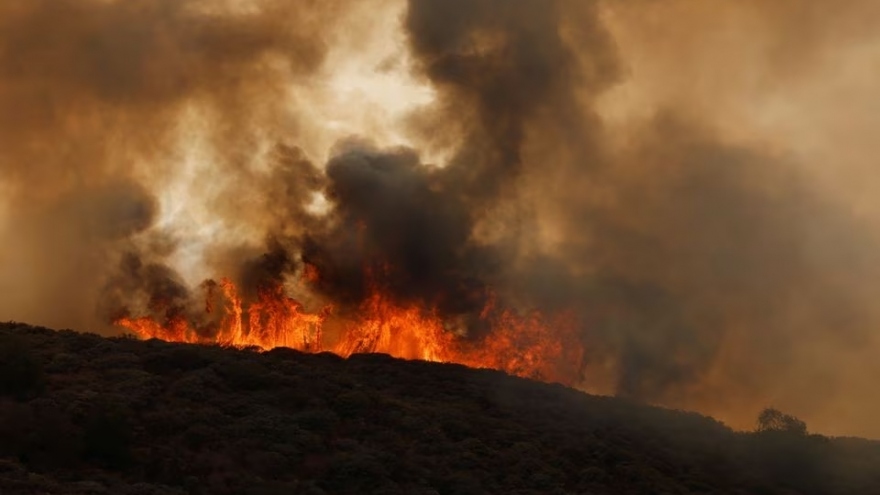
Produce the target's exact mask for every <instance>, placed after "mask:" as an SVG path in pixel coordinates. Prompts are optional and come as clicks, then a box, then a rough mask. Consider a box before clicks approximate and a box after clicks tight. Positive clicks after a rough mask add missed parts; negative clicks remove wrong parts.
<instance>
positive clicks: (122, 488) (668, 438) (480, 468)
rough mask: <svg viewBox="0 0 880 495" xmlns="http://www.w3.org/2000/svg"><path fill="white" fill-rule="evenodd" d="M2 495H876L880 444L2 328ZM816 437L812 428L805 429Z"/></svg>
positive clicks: (573, 398)
mask: <svg viewBox="0 0 880 495" xmlns="http://www.w3.org/2000/svg"><path fill="white" fill-rule="evenodd" d="M0 393H2V397H0V493H2V494H4V495H16V494H37V493H45V494H82V495H86V494H89V495H91V494H95V495H99V494H113V495H116V494H120V495H125V494H137V495H149V494H169V495H170V494H259V495H274V494H292V493H302V494H322V493H327V494H349V493H350V494H365V493H384V494H392V493H405V494H425V495H427V494H472V493H473V494H478V493H498V494H564V493H584V494H680V493H730V494H743V495H745V494H758V495H761V494H768V495H769V494H788V495H791V494H835V495H838V494H859V495H866V494H880V443H876V442H870V441H865V440H855V439H828V438H825V437H821V436H817V435H808V434H807V432H806V425H803V423H802V422H799V420H797V418H793V417H791V416H787V415H785V414H783V413H781V412H779V411H775V410H772V409H768V410H767V411H765V412H764V413H762V415H761V418H760V421H759V424H758V431H757V432H755V433H735V432H733V431H731V430H730V429H728V428H727V427H725V426H724V425H722V424H720V423H718V422H716V421H714V420H712V419H711V418H707V417H703V416H700V415H697V414H693V413H684V412H676V411H669V410H664V409H658V408H652V407H646V406H642V405H638V404H634V403H631V402H626V401H623V400H620V399H611V398H600V397H593V396H589V395H586V394H583V393H580V392H577V391H574V390H571V389H567V388H565V387H562V386H555V385H547V384H542V383H536V382H532V381H528V380H522V379H517V378H512V377H508V376H506V375H504V374H502V373H498V372H494V371H486V370H471V369H467V368H464V367H462V366H455V365H438V364H429V363H422V362H404V361H399V360H394V359H391V358H389V357H387V356H381V355H360V356H354V357H352V358H351V359H348V360H343V359H341V358H338V357H335V356H332V355H304V354H301V353H298V352H294V351H291V350H280V349H279V350H275V351H272V352H268V353H257V352H253V351H248V350H244V351H238V350H229V349H221V348H216V347H200V346H188V345H179V344H169V343H164V342H159V341H148V342H140V341H137V340H134V339H127V338H118V339H105V338H102V337H98V336H95V335H82V334H77V333H73V332H69V331H66V332H53V331H50V330H45V329H38V328H32V327H27V326H24V325H18V324H12V323H10V324H0ZM802 425H803V427H802Z"/></svg>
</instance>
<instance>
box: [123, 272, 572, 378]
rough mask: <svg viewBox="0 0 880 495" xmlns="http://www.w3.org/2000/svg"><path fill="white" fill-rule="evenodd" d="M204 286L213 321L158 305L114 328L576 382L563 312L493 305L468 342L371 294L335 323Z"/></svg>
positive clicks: (280, 301) (273, 300)
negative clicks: (478, 332) (245, 301)
mask: <svg viewBox="0 0 880 495" xmlns="http://www.w3.org/2000/svg"><path fill="white" fill-rule="evenodd" d="M309 275H310V277H311V276H314V274H311V273H310V274H309ZM205 288H206V304H205V307H204V314H203V315H198V316H203V317H214V318H215V319H214V320H212V323H207V324H205V325H203V326H199V325H196V324H194V323H193V318H194V316H193V315H186V314H185V313H184V312H183V311H181V310H180V309H179V308H158V307H154V308H151V309H153V310H154V313H155V312H156V310H162V311H161V313H162V314H164V317H163V318H157V317H155V316H145V317H136V318H132V317H123V318H119V319H117V320H115V321H114V323H115V324H116V325H119V326H121V327H123V328H126V329H127V330H129V331H131V332H133V333H134V334H136V335H137V336H138V337H140V338H144V339H151V338H156V339H161V340H166V341H171V342H185V343H203V344H217V345H222V346H232V347H258V348H260V349H266V350H268V349H273V348H276V347H288V348H292V349H297V350H299V351H303V352H313V353H317V352H327V351H329V352H333V353H336V354H338V355H340V356H344V357H348V356H350V355H352V354H358V353H384V354H389V355H392V356H395V357H398V358H404V359H419V360H425V361H433V362H448V363H459V364H463V365H466V366H470V367H474V368H491V369H498V370H502V371H505V372H507V373H510V374H513V375H518V376H523V377H529V378H535V379H541V380H546V381H554V382H561V383H566V384H573V383H575V382H576V381H577V380H578V379H579V371H580V364H581V362H582V359H583V355H582V351H581V346H580V345H578V343H577V337H576V332H575V329H576V319H575V318H574V316H573V315H571V314H567V313H560V314H556V315H553V316H550V317H546V316H544V315H542V314H541V313H539V312H537V311H531V312H524V313H520V312H516V311H513V310H510V309H503V310H502V309H498V308H497V305H496V304H495V302H494V300H493V301H492V302H490V303H489V304H488V305H487V307H486V308H485V309H484V310H483V312H482V313H481V314H480V315H479V319H480V323H481V324H482V325H483V326H485V328H486V330H485V332H481V333H482V334H483V335H481V336H477V337H474V336H469V335H465V334H463V333H462V332H461V331H455V330H454V329H451V328H450V325H449V322H444V320H443V318H442V317H441V316H439V315H438V312H437V311H436V310H434V309H431V308H423V307H419V306H418V305H403V304H400V303H398V302H396V301H394V300H392V298H390V297H388V296H387V295H385V294H384V293H383V292H381V291H380V290H378V289H374V290H373V292H372V294H371V295H370V296H369V297H368V298H367V299H366V300H365V301H364V302H363V303H362V304H361V305H360V307H359V308H358V309H357V311H356V312H355V315H354V316H353V317H340V318H338V319H334V316H335V315H333V311H332V308H331V307H329V306H327V307H324V308H323V309H322V310H320V311H318V312H314V313H310V312H308V311H306V310H305V309H304V307H303V305H302V304H300V303H299V302H298V301H296V300H295V299H292V298H290V297H288V296H287V295H286V294H285V292H284V290H283V288H282V287H280V286H279V287H275V288H272V289H270V290H264V291H262V292H261V293H260V294H259V297H258V299H257V300H256V301H253V302H250V303H249V304H247V305H245V304H243V303H242V299H241V297H240V296H239V293H238V290H237V289H236V287H235V285H234V284H233V283H232V282H231V281H229V280H222V281H221V282H220V283H219V284H217V283H213V282H209V283H208V284H206V286H205ZM217 299H220V300H222V302H223V306H222V308H218V307H217V304H216V301H217ZM206 319H209V320H210V318H206ZM331 319H334V323H336V325H335V327H337V328H338V331H337V332H336V335H332V336H331V335H328V332H325V327H326V326H328V323H329V321H330V320H331ZM337 320H338V321H337Z"/></svg>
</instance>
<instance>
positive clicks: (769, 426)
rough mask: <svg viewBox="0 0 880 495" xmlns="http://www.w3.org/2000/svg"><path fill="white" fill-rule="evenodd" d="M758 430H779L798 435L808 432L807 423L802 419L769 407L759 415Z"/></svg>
mask: <svg viewBox="0 0 880 495" xmlns="http://www.w3.org/2000/svg"><path fill="white" fill-rule="evenodd" d="M757 431H758V432H768V431H778V432H786V433H794V434H797V435H806V434H807V424H806V423H804V422H803V421H801V420H800V419H798V418H796V417H794V416H792V415H789V414H785V413H783V412H782V411H780V410H778V409H774V408H772V407H768V408H766V409H764V410H763V411H761V414H760V415H758V430H757Z"/></svg>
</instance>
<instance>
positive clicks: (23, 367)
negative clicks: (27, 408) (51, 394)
mask: <svg viewBox="0 0 880 495" xmlns="http://www.w3.org/2000/svg"><path fill="white" fill-rule="evenodd" d="M44 387H45V375H44V373H43V366H42V363H40V361H39V360H38V359H37V358H36V356H34V354H33V351H32V350H31V349H30V348H29V347H28V346H27V345H26V344H25V343H24V342H22V341H21V340H19V339H17V338H15V337H11V336H0V395H3V396H6V397H14V398H16V399H18V400H25V399H29V398H32V397H35V396H37V395H39V394H40V393H42V391H43V389H44Z"/></svg>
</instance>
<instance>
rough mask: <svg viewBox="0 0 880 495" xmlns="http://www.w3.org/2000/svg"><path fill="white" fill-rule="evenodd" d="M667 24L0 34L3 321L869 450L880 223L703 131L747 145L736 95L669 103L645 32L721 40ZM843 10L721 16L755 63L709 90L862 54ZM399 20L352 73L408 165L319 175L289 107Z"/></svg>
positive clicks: (143, 7)
mask: <svg viewBox="0 0 880 495" xmlns="http://www.w3.org/2000/svg"><path fill="white" fill-rule="evenodd" d="M686 3H687V2H684V1H675V0H669V1H660V0H658V1H639V2H633V3H631V4H626V5H619V4H617V3H614V2H606V3H601V2H593V1H584V0H568V1H566V0H442V1H441V0H409V1H408V2H407V3H406V5H400V4H398V3H397V2H392V1H389V2H379V3H376V5H375V6H373V7H370V8H367V7H364V6H358V5H357V4H358V2H344V1H334V2H310V1H301V2H281V1H256V0H255V1H252V2H244V1H242V2H233V1H229V2H199V1H195V0H192V1H183V2H182V1H177V0H174V1H172V0H138V1H103V0H102V1H98V0H78V1H75V0H52V1H48V0H47V1H42V0H41V1H32V2H26V3H25V2H21V3H12V4H10V5H3V6H0V174H2V175H0V178H2V181H3V182H2V184H0V191H2V193H3V194H4V197H5V201H4V205H5V206H4V208H5V209H0V220H2V222H3V223H0V228H2V231H3V235H4V243H3V246H0V257H2V258H0V263H2V264H0V289H2V291H3V294H4V300H3V301H0V316H3V315H8V316H9V317H13V318H18V319H29V320H31V321H35V322H38V323H44V324H49V325H55V326H74V327H77V328H92V329H101V330H104V331H112V330H111V328H112V327H111V323H113V322H117V323H123V324H126V323H127V325H125V326H127V327H129V328H137V329H140V330H143V331H145V333H146V334H147V335H154V336H160V337H164V338H180V339H184V336H185V335H186V336H188V337H187V338H186V339H184V340H193V339H195V340H200V341H216V342H220V343H244V344H248V343H255V342H254V341H253V339H251V340H249V339H248V338H247V335H248V334H249V333H253V332H257V330H260V331H271V332H274V333H273V335H274V337H273V340H272V342H275V343H281V344H284V345H290V346H292V347H297V348H300V349H303V350H325V349H329V350H335V351H337V352H341V353H347V352H362V351H371V350H372V351H375V350H379V351H383V350H386V349H388V348H389V347H388V346H389V345H390V344H389V343H388V342H385V341H384V340H383V339H386V340H387V339H392V340H393V339H397V340H398V344H399V345H398V346H397V347H391V348H394V349H403V350H401V351H400V354H402V355H404V357H411V356H420V357H427V358H431V359H436V360H453V361H458V362H463V363H464V364H471V365H486V366H491V367H498V368H501V369H506V370H508V371H512V372H521V374H526V375H527V376H532V374H530V373H528V371H529V370H538V371H539V372H540V373H535V374H534V376H537V377H539V378H543V379H550V380H561V381H564V382H566V383H568V384H571V385H575V386H580V387H583V388H585V389H587V390H590V391H597V392H603V393H614V394H619V395H625V396H629V397H633V398H636V399H641V400H647V401H651V402H656V403H661V404H666V405H670V406H676V407H693V408H698V409H701V410H704V411H707V412H710V413H714V414H718V415H720V416H721V417H722V418H725V419H728V420H730V421H733V422H734V423H736V424H746V421H747V420H745V419H743V418H749V419H750V418H751V417H752V416H753V415H754V412H755V411H757V410H758V409H759V408H760V407H762V406H765V405H768V404H770V403H773V404H775V405H784V406H787V407H786V408H787V409H791V410H793V411H797V412H800V414H801V415H802V416H804V417H806V418H807V419H810V420H814V421H816V422H818V424H819V426H820V427H822V426H825V427H826V428H828V429H830V430H834V431H845V430H846V427H844V425H849V431H853V430H855V431H858V432H861V433H865V434H874V435H876V434H880V431H878V430H877V429H876V425H874V426H871V424H872V423H870V422H868V421H867V419H864V418H870V417H872V414H873V413H876V412H877V410H878V409H877V407H878V404H877V403H876V402H873V403H872V402H869V399H866V398H865V397H866V396H867V395H866V394H865V393H864V392H865V390H867V388H865V387H868V386H869V384H870V380H866V379H864V377H865V376H870V375H871V374H872V373H876V372H877V371H880V369H878V367H877V365H876V364H875V363H874V360H870V359H868V358H867V357H866V354H865V352H868V351H873V352H876V350H877V349H878V337H877V331H876V330H875V328H876V324H877V322H878V315H877V313H876V311H875V310H873V307H874V305H873V304H872V291H873V290H874V289H875V288H876V284H875V283H874V282H875V281H876V280H878V278H877V275H878V273H877V270H878V269H877V267H878V266H880V265H878V264H877V261H878V259H877V252H878V250H877V247H878V244H877V241H876V239H875V235H874V230H873V228H872V225H873V223H872V220H871V219H872V218H880V217H876V216H872V215H870V214H856V213H854V209H853V208H852V207H851V205H848V204H847V203H846V202H845V201H841V195H839V194H837V193H835V192H833V190H832V189H831V188H829V187H826V185H825V184H822V183H821V181H817V180H816V177H818V175H817V174H816V173H815V172H812V171H811V170H810V166H807V165H803V164H802V163H807V164H809V163H811V162H810V160H809V159H806V158H804V157H803V156H798V153H795V152H787V149H788V148H792V147H791V146H788V147H784V146H781V145H778V143H779V142H783V141H784V140H782V139H780V140H777V142H776V143H777V144H776V145H774V146H771V145H768V142H770V141H765V142H762V141H759V140H754V139H746V138H745V137H743V136H744V134H748V133H745V132H741V129H738V128H737V129H734V127H736V126H733V125H730V126H725V125H724V122H726V121H729V120H730V121H743V119H742V117H740V116H735V115H734V112H733V110H732V106H730V105H728V104H727V103H725V102H727V101H728V100H731V99H733V100H734V101H738V100H736V95H737V94H739V93H738V92H737V91H738V90H739V89H741V88H738V87H736V86H735V85H734V86H731V87H732V88H733V89H731V87H728V86H726V85H728V84H733V83H731V82H730V79H731V78H727V79H726V80H724V81H718V82H713V83H711V84H709V86H708V87H703V86H700V84H701V83H700V81H699V80H698V77H692V78H691V79H689V80H686V81H684V82H685V83H688V84H693V85H694V88H693V90H692V91H690V92H689V91H688V90H687V89H682V88H680V86H681V84H678V83H679V82H681V81H678V80H677V79H676V76H677V75H678V74H679V72H681V73H684V74H691V75H693V74H694V73H695V72H694V71H696V74H697V75H698V76H700V75H701V73H700V72H699V70H698V69H694V68H693V67H692V66H691V65H689V64H691V63H693V64H697V63H698V61H699V60H698V59H699V57H698V56H697V55H694V54H693V53H691V51H689V50H692V48H691V47H692V46H693V45H694V44H695V43H694V41H695V40H693V39H683V40H680V39H678V38H676V37H675V36H673V35H672V34H670V33H668V32H666V31H664V30H663V29H661V28H658V27H657V26H656V25H654V24H652V23H651V21H650V19H665V20H666V21H668V22H669V23H671V24H674V25H677V26H679V27H680V28H681V29H684V30H686V32H691V33H695V34H694V36H697V34H699V33H702V32H703V31H704V30H705V31H712V32H717V30H714V31H713V30H712V29H710V28H709V27H708V26H711V25H712V22H718V21H717V20H716V18H715V17H713V14H711V13H708V12H706V11H704V10H703V9H702V8H700V7H695V6H694V7H688V6H687V5H685V4H686ZM842 4H846V5H842V6H840V8H839V10H838V11H835V12H833V13H827V12H826V14H827V15H821V14H820V13H817V12H816V11H817V10H822V8H820V7H818V5H819V4H818V3H816V2H809V1H806V0H804V1H793V2H778V3H773V6H767V5H765V3H762V2H742V3H741V5H738V6H737V7H729V9H728V10H725V11H724V13H723V14H721V15H725V16H728V17H727V19H729V20H730V22H739V23H741V25H742V26H751V28H753V29H751V31H749V32H759V33H762V35H764V34H765V33H766V38H767V40H766V46H772V47H773V50H769V51H768V52H767V53H769V55H768V56H767V58H762V57H757V56H753V57H749V56H743V55H741V53H740V52H734V54H735V55H739V56H740V57H741V58H740V59H736V57H734V58H732V59H729V60H734V61H735V63H738V64H740V66H742V68H743V72H745V71H746V70H753V71H755V70H760V73H761V74H763V75H764V77H767V78H774V80H776V81H782V82H779V83H778V84H790V85H794V82H792V81H797V80H798V78H801V77H802V78H807V76H806V75H805V74H808V73H809V70H810V68H811V67H824V66H821V64H820V62H819V61H818V60H820V59H822V56H821V53H822V52H823V50H828V49H829V47H849V46H850V45H853V46H855V44H856V41H859V43H865V39H867V37H869V36H871V34H870V33H869V32H868V31H869V30H863V29H859V27H860V26H861V24H860V22H857V20H858V19H866V18H874V19H876V15H877V13H878V12H877V9H873V8H871V7H870V5H869V2H857V1H850V2H842ZM399 8H405V11H404V14H403V15H402V16H401V17H400V26H399V27H400V29H402V30H403V33H404V37H403V38H402V40H403V42H404V43H405V46H402V47H399V49H400V50H399V51H398V52H395V53H396V54H395V57H396V58H394V60H390V61H388V62H387V63H383V64H381V65H382V67H380V68H378V69H377V70H379V71H380V72H381V71H388V70H391V69H389V67H394V66H405V68H406V71H409V72H408V73H406V75H407V77H411V78H414V79H416V80H418V81H419V82H420V83H421V84H422V85H424V86H426V87H429V88H430V90H431V92H432V94H433V101H431V102H429V103H425V104H421V105H418V106H415V107H414V108H413V109H412V110H411V111H410V112H408V113H407V114H406V115H405V116H403V117H401V118H400V119H398V120H399V121H400V122H398V123H399V124H400V125H402V126H403V127H405V129H406V135H407V139H406V142H405V143H403V144H400V145H397V146H388V145H387V143H386V142H382V143H379V142H377V139H374V137H375V136H374V134H376V135H378V134H383V135H386V134H388V133H387V132H385V133H381V132H379V130H378V129H377V127H380V126H379V124H376V121H375V120H371V119H366V120H365V122H367V124H365V125H364V126H362V130H361V131H362V132H361V133H360V134H361V135H358V136H335V137H342V138H343V139H341V140H338V142H337V143H336V144H335V145H334V146H333V147H332V148H331V149H330V151H329V158H328V159H327V160H326V163H322V162H323V161H324V160H323V157H322V156H320V155H316V153H315V147H316V146H318V145H317V144H316V143H324V142H326V141H327V136H328V135H330V134H332V133H329V134H328V132H327V131H326V129H327V127H322V126H321V125H319V124H318V123H317V122H316V121H315V120H316V117H315V113H314V111H311V110H310V109H313V107H314V105H315V101H314V100H316V99H320V98H327V99H328V100H329V99H330V98H331V96H329V93H326V92H322V91H329V92H330V93H332V92H334V91H335V90H333V89H331V90H323V89H321V88H322V87H323V86H322V85H325V83H326V80H327V79H326V78H327V77H328V74H332V73H333V72H334V71H335V70H336V66H334V65H333V64H334V63H336V62H337V59H338V57H337V55H338V54H335V55H334V53H335V52H334V49H333V46H334V43H342V44H345V45H346V46H354V47H357V46H359V42H358V41H355V42H353V41H352V39H351V37H352V36H353V37H354V38H356V39H357V40H360V41H361V42H363V43H360V44H362V45H364V46H366V44H367V40H368V39H369V38H371V37H375V36H391V34H389V33H384V32H376V31H375V30H372V31H371V30H369V29H367V28H365V27H364V26H365V24H364V23H363V22H362V21H358V20H357V19H360V18H362V17H363V16H364V15H365V14H375V13H381V14H382V15H389V16H393V15H396V13H397V12H399V10H398V9H399ZM822 11H823V12H824V10H822ZM683 12H686V13H688V14H689V15H683ZM806 12H813V14H810V15H806V14H805V13H806ZM793 13H802V14H804V16H805V17H803V18H804V22H802V23H799V26H803V29H809V30H810V32H811V33H813V36H812V37H811V40H812V42H811V43H809V44H803V45H800V44H798V43H796V42H795V41H793V39H794V38H795V37H796V36H797V35H798V34H799V31H798V28H797V27H793V26H792V25H790V23H789V21H788V19H789V17H790V15H791V14H793ZM832 14H833V15H832ZM819 18H822V19H827V18H833V19H834V21H835V22H833V23H829V24H828V26H826V27H821V26H820V25H821V23H820V22H818V20H817V19H819ZM651 32H657V33H658V37H657V38H656V39H654V38H650V39H643V37H646V36H647V35H645V34H644V33H651ZM734 32H736V31H734ZM352 33H354V34H352ZM844 33H845V34H846V37H844ZM858 33H862V34H861V35H859V34H858ZM661 35H662V36H661ZM707 36H708V35H707ZM750 36H751V35H750ZM860 36H861V37H860ZM358 37H361V38H362V39H361V38H358ZM706 39H710V37H707V38H706ZM340 40H343V41H340ZM655 44H656V46H655ZM697 44H699V43H697ZM707 46H715V45H712V44H711V43H709V42H707ZM718 46H721V47H726V46H727V45H725V44H723V43H722V44H720V45H718ZM737 46H738V47H741V46H742V45H737ZM859 46H862V45H861V44H859ZM759 48H760V46H759ZM719 50H720V49H719ZM679 53H680V54H682V55H681V56H678V57H677V55H676V54H679ZM749 53H751V52H749ZM630 55H631V56H632V58H628V56H630ZM718 55H719V58H721V59H723V58H724V57H723V55H724V53H719V54H718ZM358 56H359V53H358V52H357V50H354V51H352V52H351V53H349V54H348V59H356V58H357V57H358ZM348 59H346V60H348ZM783 59H784V61H785V62H784V63H783V62H781V61H780V60H783ZM646 60H651V62H650V63H648V62H646ZM665 61H668V63H666V62H665ZM752 61H754V63H752ZM706 63H709V62H706ZM695 66H697V65H695ZM755 67H758V68H759V69H755ZM340 70H341V69H340ZM640 71H641V72H640ZM404 72H405V71H404ZM816 72H817V73H819V72H820V71H819V69H816ZM640 73H641V74H651V75H652V76H656V78H655V79H652V80H651V81H648V82H642V84H646V85H647V87H648V88H649V89H648V90H646V89H644V88H642V87H640V86H638V85H633V83H632V81H636V82H639V81H643V80H641V79H639V78H638V76H639V74H640ZM875 75H876V74H875ZM737 77H741V75H740V74H738V75H737ZM817 77H818V76H817ZM652 81H653V85H652ZM706 84H708V83H706ZM750 88H751V89H750V91H756V92H758V90H757V89H755V88H753V87H750ZM640 91H641V93H640ZM768 91H769V90H768ZM743 94H745V95H746V98H748V97H749V96H748V95H749V94H750V93H749V92H748V91H744V92H743ZM761 94H763V93H761ZM316 95H318V96H316ZM319 97H320V98H319ZM356 100H357V99H355V101H356ZM633 102H635V103H633ZM707 102H708V103H707ZM715 104H717V106H713V105H715ZM634 105H635V106H634ZM633 108H636V110H635V111H634V110H633ZM627 112H629V114H630V115H637V116H638V118H636V117H632V116H630V117H629V118H624V117H625V116H626V114H627ZM621 115H624V117H621ZM719 116H721V117H719ZM737 119H739V120H737ZM719 122H721V124H719ZM866 122H867V121H866ZM865 125H867V124H865ZM768 132H769V131H768ZM382 141H387V140H382ZM835 149H836V148H835ZM326 152H327V151H326V150H319V151H318V153H326ZM194 267H199V268H198V269H196V268H194ZM194 278H195V280H194ZM282 334H283V335H282ZM426 335H427V336H428V337H425V336H426ZM333 342H336V343H335V344H333ZM256 343H259V342H256ZM413 347H418V348H419V350H420V352H419V353H412V352H410V351H411V348H413ZM866 350H868V351H866ZM843 363H847V366H849V368H848V369H843V366H844V365H843ZM804 384H808V385H804ZM856 398H858V400H857V399H856ZM853 401H855V402H857V403H858V404H859V405H860V407H859V408H856V407H855V406H853V407H852V408H851V409H849V410H847V412H846V414H848V415H849V416H847V417H846V418H844V419H841V418H837V417H834V416H833V415H832V414H831V413H830V412H829V411H832V410H834V409H835V407H834V406H835V405H839V404H841V403H853ZM837 410H840V408H837ZM872 412H873V413H872ZM863 419H864V421H863ZM852 425H857V426H852ZM872 428H873V429H872Z"/></svg>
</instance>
